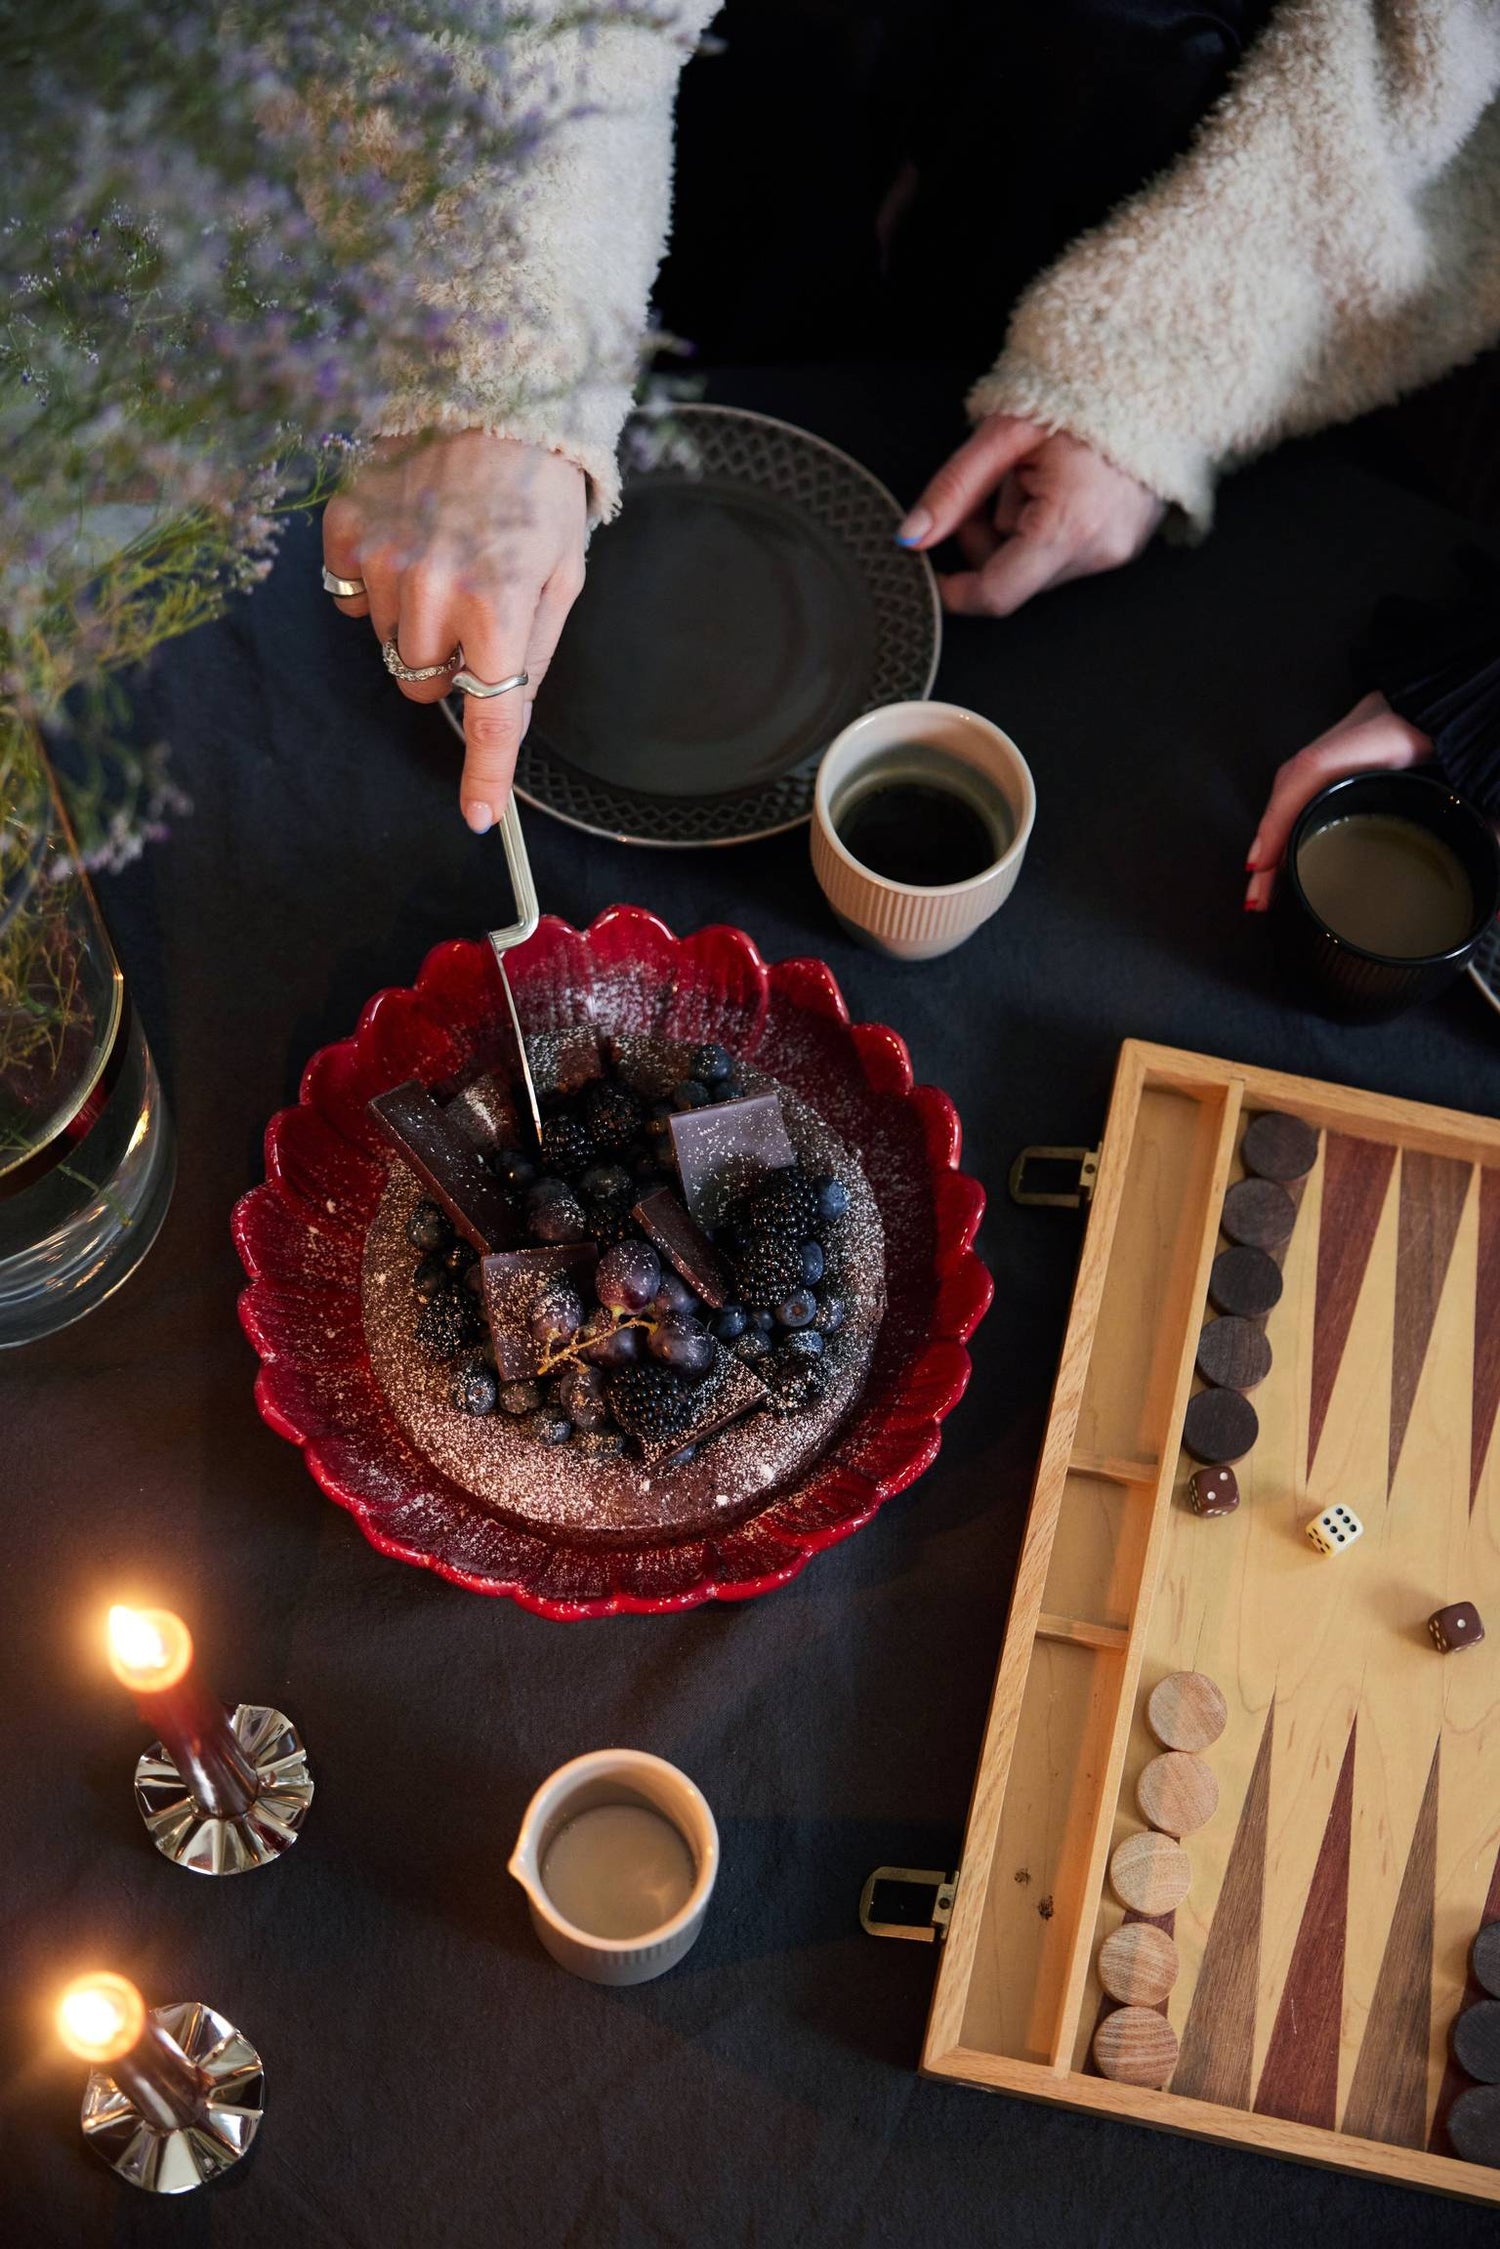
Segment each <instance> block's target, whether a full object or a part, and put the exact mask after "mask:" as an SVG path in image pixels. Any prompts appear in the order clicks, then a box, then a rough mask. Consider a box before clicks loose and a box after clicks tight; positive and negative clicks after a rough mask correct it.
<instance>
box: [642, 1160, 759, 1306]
mask: <svg viewBox="0 0 1500 2249" xmlns="http://www.w3.org/2000/svg"><path fill="white" fill-rule="evenodd" d="M630 1215H631V1217H632V1218H633V1219H634V1220H635V1222H636V1224H637V1226H639V1228H640V1230H641V1232H642V1233H643V1234H644V1235H645V1237H646V1239H647V1240H648V1241H649V1242H650V1243H651V1244H652V1246H653V1248H655V1249H659V1250H660V1251H661V1254H662V1256H663V1257H664V1258H665V1259H666V1261H667V1263H668V1264H669V1265H670V1266H671V1267H672V1270H673V1271H674V1272H675V1273H678V1274H680V1275H681V1277H682V1278H683V1280H685V1281H686V1282H687V1285H688V1287H689V1288H690V1289H691V1290H692V1291H693V1293H694V1295H695V1296H701V1297H702V1299H703V1301H704V1303H705V1304H710V1305H712V1307H713V1309H714V1310H715V1311H716V1312H718V1311H721V1310H722V1309H723V1307H724V1306H725V1305H726V1304H727V1303H728V1302H729V1298H730V1294H731V1291H732V1290H733V1287H734V1281H733V1278H732V1276H731V1274H730V1271H729V1267H728V1265H727V1264H726V1263H725V1261H724V1259H723V1258H722V1257H721V1256H720V1255H719V1253H718V1251H717V1250H716V1249H715V1248H714V1245H713V1243H712V1242H711V1241H710V1240H709V1238H708V1236H707V1235H706V1234H705V1233H704V1231H703V1228H702V1227H701V1226H700V1225H699V1224H698V1221H697V1219H696V1218H694V1217H693V1216H692V1215H691V1214H690V1213H689V1212H688V1211H686V1210H684V1209H683V1207H682V1204H681V1203H680V1202H679V1201H678V1199H677V1197H676V1196H675V1195H674V1194H673V1192H672V1190H671V1188H670V1187H658V1188H656V1189H655V1190H654V1191H653V1192H652V1193H651V1194H649V1195H643V1196H642V1197H641V1199H640V1201H639V1202H638V1203H637V1204H636V1206H635V1208H634V1210H633V1211H632V1212H631V1214H630Z"/></svg>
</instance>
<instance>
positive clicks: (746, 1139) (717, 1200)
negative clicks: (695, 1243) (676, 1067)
mask: <svg viewBox="0 0 1500 2249" xmlns="http://www.w3.org/2000/svg"><path fill="white" fill-rule="evenodd" d="M672 1149H673V1153H674V1154H675V1155H676V1158H677V1170H678V1174H679V1176H680V1177H681V1180H682V1199H683V1201H684V1202H685V1203H686V1204H687V1207H688V1209H689V1210H690V1211H691V1212H692V1214H693V1216H694V1217H695V1218H696V1219H697V1220H698V1222H699V1224H700V1225H703V1226H717V1225H718V1224H719V1222H720V1220H721V1219H722V1218H723V1217H724V1216H725V1214H726V1212H727V1211H728V1208H729V1205H730V1204H731V1203H732V1202H733V1201H734V1200H735V1198H736V1197H737V1196H739V1195H742V1194H743V1193H744V1191H745V1189H746V1188H747V1187H748V1186H749V1185H750V1184H751V1182H752V1181H753V1180H755V1179H758V1178H759V1177H760V1175H761V1173H762V1172H766V1171H784V1170H785V1169H786V1167H787V1165H788V1164H794V1163H795V1162H796V1161H797V1151H796V1149H795V1148H794V1147H793V1146H792V1144H791V1141H790V1140H789V1139H788V1138H787V1130H786V1120H785V1118H784V1117H783V1116H782V1114H781V1096H780V1094H779V1093H748V1094H746V1095H745V1097H744V1099H743V1100H741V1101H715V1102H712V1103H710V1105H709V1106H708V1107H707V1108H706V1109H683V1110H681V1111H680V1112H679V1113H678V1114H677V1115H676V1116H674V1117H673V1119H672Z"/></svg>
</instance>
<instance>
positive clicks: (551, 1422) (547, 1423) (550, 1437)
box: [521, 1406, 573, 1445]
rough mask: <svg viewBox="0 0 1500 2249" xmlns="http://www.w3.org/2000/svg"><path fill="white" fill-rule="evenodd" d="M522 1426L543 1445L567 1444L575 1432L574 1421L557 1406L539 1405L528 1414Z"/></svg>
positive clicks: (529, 1435) (528, 1434)
mask: <svg viewBox="0 0 1500 2249" xmlns="http://www.w3.org/2000/svg"><path fill="white" fill-rule="evenodd" d="M521 1427H522V1428H523V1429H524V1430H525V1432H526V1434H527V1436H528V1437H534V1438H535V1439H536V1441H537V1443H538V1444H542V1445H565V1444H566V1443H567V1441H568V1439H569V1438H570V1437H571V1436H572V1434H573V1424H572V1422H571V1421H569V1419H568V1417H567V1415H566V1414H565V1413H562V1412H560V1411H559V1410H558V1408H557V1407H556V1406H539V1407H538V1408H537V1411H536V1412H535V1413H529V1414H528V1415H527V1416H526V1419H525V1420H524V1421H523V1422H522V1424H521Z"/></svg>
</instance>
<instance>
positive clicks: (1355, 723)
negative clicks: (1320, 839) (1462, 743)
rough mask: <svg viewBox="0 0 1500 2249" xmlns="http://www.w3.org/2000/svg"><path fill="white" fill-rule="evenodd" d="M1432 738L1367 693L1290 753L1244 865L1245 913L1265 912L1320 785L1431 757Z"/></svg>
mask: <svg viewBox="0 0 1500 2249" xmlns="http://www.w3.org/2000/svg"><path fill="white" fill-rule="evenodd" d="M1431 755H1432V744H1431V742H1430V741H1429V740H1428V738H1427V736H1426V735H1425V734H1423V733H1422V732H1421V731H1420V729H1419V728H1417V727H1415V726H1412V725H1410V724H1409V723H1408V722H1407V720H1405V719H1404V718H1398V717H1397V715H1396V713H1395V712H1394V711H1393V710H1392V709H1391V706H1390V704H1389V703H1388V702H1387V701H1386V699H1385V697H1384V696H1383V695H1380V694H1374V695H1363V696H1361V697H1360V700H1359V701H1358V702H1357V703H1356V704H1355V706H1354V708H1353V710H1352V711H1350V712H1349V713H1348V714H1347V716H1346V717H1344V718H1341V719H1340V720H1339V722H1338V724H1337V726H1330V727H1329V729H1328V731H1327V733H1326V734H1320V735H1319V736H1318V738H1317V740H1316V741H1315V742H1309V743H1308V745H1307V747H1306V749H1303V750H1299V751H1298V752H1297V754H1296V756H1295V757H1289V758H1288V759H1287V761H1286V763H1285V765H1283V766H1281V767H1280V768H1279V769H1278V771H1277V774H1276V783H1275V786H1274V787H1273V789H1272V791H1271V801H1270V802H1269V804H1268V805H1267V806H1266V809H1265V811H1264V812H1263V813H1262V814H1261V816H1260V826H1259V827H1258V828H1257V829H1256V831H1255V841H1254V842H1253V843H1252V844H1251V846H1250V856H1249V858H1248V859H1247V860H1246V862H1245V871H1246V873H1247V874H1248V875H1249V877H1250V881H1249V883H1248V885H1247V886H1246V890H1245V911H1246V913H1247V914H1260V913H1264V912H1265V910H1266V908H1267V906H1269V905H1270V903H1271V893H1272V891H1273V890H1274V889H1275V887H1276V870H1277V868H1278V867H1279V866H1280V865H1281V862H1282V860H1283V859H1284V858H1285V857H1286V847H1287V843H1288V841H1289V839H1290V837H1291V833H1292V829H1293V828H1294V827H1295V826H1296V823H1297V815H1298V813H1299V812H1300V811H1301V810H1302V808H1303V806H1304V805H1305V804H1310V803H1311V802H1312V799H1313V798H1314V797H1315V796H1316V795H1317V793H1318V791H1319V789H1326V788H1327V786H1328V784H1329V782H1330V781H1339V780H1342V779H1343V777H1344V775H1345V774H1346V773H1368V772H1369V771H1371V769H1372V768H1374V767H1377V766H1379V767H1384V768H1385V769H1387V770H1389V771H1393V772H1394V771H1396V770H1398V769H1399V768H1400V767H1402V766H1406V765H1419V764H1420V763H1421V761H1422V759H1423V758H1427V757H1431Z"/></svg>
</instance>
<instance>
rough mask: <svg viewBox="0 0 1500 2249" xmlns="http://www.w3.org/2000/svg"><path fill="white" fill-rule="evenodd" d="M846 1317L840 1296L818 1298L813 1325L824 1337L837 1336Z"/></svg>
mask: <svg viewBox="0 0 1500 2249" xmlns="http://www.w3.org/2000/svg"><path fill="white" fill-rule="evenodd" d="M848 1317H849V1315H848V1313H847V1312H846V1311H845V1310H844V1300H843V1298H842V1297H841V1296H820V1297H819V1298H818V1309H817V1312H816V1314H815V1315H814V1318H813V1325H814V1327H816V1328H817V1329H819V1330H820V1331H821V1333H822V1334H824V1335H837V1334H838V1332H839V1329H840V1328H841V1327H842V1326H843V1324H844V1322H845V1320H846V1319H847V1318H848Z"/></svg>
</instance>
